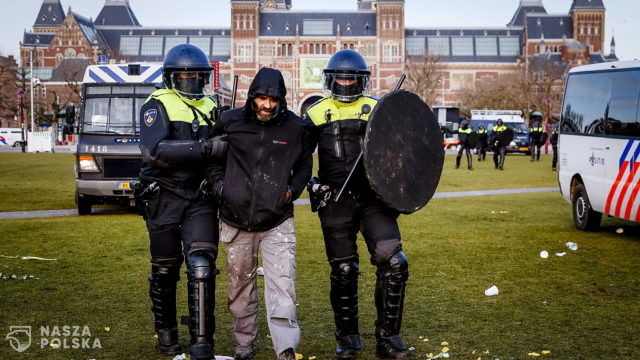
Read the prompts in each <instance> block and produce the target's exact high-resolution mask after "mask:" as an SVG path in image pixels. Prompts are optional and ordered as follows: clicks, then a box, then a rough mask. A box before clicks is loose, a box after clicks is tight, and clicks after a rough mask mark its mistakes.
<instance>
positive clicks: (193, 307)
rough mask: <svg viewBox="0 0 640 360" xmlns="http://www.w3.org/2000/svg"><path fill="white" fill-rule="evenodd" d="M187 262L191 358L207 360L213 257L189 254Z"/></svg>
mask: <svg viewBox="0 0 640 360" xmlns="http://www.w3.org/2000/svg"><path fill="white" fill-rule="evenodd" d="M187 261H188V266H187V277H188V281H189V284H188V294H189V334H190V335H191V359H192V360H211V359H213V349H214V342H213V334H214V332H215V316H214V313H213V311H214V309H215V284H216V273H217V270H216V268H215V258H213V257H211V256H210V255H209V254H206V253H202V252H193V253H190V255H189V257H188V259H187Z"/></svg>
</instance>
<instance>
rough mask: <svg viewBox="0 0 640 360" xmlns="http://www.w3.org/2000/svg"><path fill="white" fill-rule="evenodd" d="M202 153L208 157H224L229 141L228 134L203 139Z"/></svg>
mask: <svg viewBox="0 0 640 360" xmlns="http://www.w3.org/2000/svg"><path fill="white" fill-rule="evenodd" d="M203 145H204V146H203V147H202V153H203V155H204V156H205V157H206V158H208V159H223V158H224V157H225V155H226V154H227V148H228V147H229V143H228V142H227V136H226V135H218V136H215V137H212V138H211V139H207V140H204V141H203Z"/></svg>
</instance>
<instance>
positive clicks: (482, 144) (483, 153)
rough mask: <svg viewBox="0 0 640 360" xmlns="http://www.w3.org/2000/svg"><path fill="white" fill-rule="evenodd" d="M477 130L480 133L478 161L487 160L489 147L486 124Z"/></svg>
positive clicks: (477, 147)
mask: <svg viewBox="0 0 640 360" xmlns="http://www.w3.org/2000/svg"><path fill="white" fill-rule="evenodd" d="M476 132H477V133H478V145H477V146H476V149H477V151H478V161H485V159H486V157H487V148H488V147H489V136H488V133H487V129H485V127H484V125H480V126H479V127H478V131H476Z"/></svg>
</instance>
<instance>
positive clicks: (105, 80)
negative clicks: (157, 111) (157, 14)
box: [75, 64, 162, 215]
mask: <svg viewBox="0 0 640 360" xmlns="http://www.w3.org/2000/svg"><path fill="white" fill-rule="evenodd" d="M160 82H162V65H161V64H117V65H116V64H109V65H90V66H88V67H87V69H86V71H85V75H84V79H83V84H82V104H81V106H80V119H79V123H78V146H77V151H76V165H75V169H76V205H77V207H78V214H80V215H87V214H91V207H92V205H95V204H108V203H119V204H122V205H133V189H132V186H131V183H132V182H133V181H136V180H137V179H138V175H139V173H140V166H141V165H142V155H141V153H140V148H139V144H140V129H139V124H140V120H139V116H140V108H141V107H142V104H144V102H145V100H146V99H147V97H148V96H149V95H150V94H151V93H152V92H153V91H154V90H155V84H157V83H160Z"/></svg>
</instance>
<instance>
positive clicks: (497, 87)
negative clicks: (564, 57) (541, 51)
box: [460, 59, 564, 115]
mask: <svg viewBox="0 0 640 360" xmlns="http://www.w3.org/2000/svg"><path fill="white" fill-rule="evenodd" d="M563 76H564V66H563V65H562V64H559V63H554V62H552V61H545V59H536V61H533V59H529V61H526V62H524V63H521V65H520V66H519V68H518V70H517V71H516V72H514V73H510V74H503V75H500V76H499V77H498V78H497V79H492V80H490V81H486V80H485V81H482V80H478V81H476V82H475V84H474V85H473V86H470V87H465V88H464V89H462V91H461V94H460V98H461V100H462V103H463V104H464V106H463V109H462V112H463V113H469V112H470V110H471V109H511V110H521V111H522V112H523V113H524V114H525V115H528V114H529V112H530V111H534V110H538V111H542V112H547V104H546V103H545V100H547V99H551V100H552V101H553V107H552V108H551V109H550V110H551V112H552V113H553V112H557V111H559V107H560V100H561V99H562V90H563V85H564V83H563Z"/></svg>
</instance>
